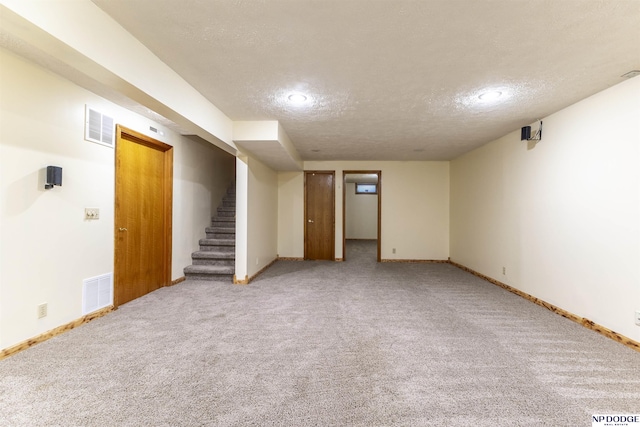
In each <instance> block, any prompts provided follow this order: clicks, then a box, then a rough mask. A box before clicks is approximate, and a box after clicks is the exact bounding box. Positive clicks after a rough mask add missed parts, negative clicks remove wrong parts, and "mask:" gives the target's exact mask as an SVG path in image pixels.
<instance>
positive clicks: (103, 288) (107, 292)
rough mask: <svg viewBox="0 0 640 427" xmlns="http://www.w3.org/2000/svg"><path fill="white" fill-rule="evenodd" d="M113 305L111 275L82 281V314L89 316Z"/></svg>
mask: <svg viewBox="0 0 640 427" xmlns="http://www.w3.org/2000/svg"><path fill="white" fill-rule="evenodd" d="M112 304H113V273H108V274H103V275H102V276H96V277H91V278H89V279H85V280H83V281H82V314H83V315H85V314H89V313H92V312H94V311H96V310H99V309H101V308H104V307H108V306H110V305H112Z"/></svg>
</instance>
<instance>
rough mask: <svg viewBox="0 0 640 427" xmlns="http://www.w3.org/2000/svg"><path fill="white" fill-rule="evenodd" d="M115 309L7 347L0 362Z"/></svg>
mask: <svg viewBox="0 0 640 427" xmlns="http://www.w3.org/2000/svg"><path fill="white" fill-rule="evenodd" d="M114 310H115V308H114V307H113V306H112V305H111V306H109V307H105V308H103V309H100V310H97V311H94V312H93V313H89V314H87V315H86V316H82V317H81V318H79V319H76V320H74V321H72V322H69V323H67V324H65V325H61V326H58V327H57V328H54V329H51V330H50V331H47V332H45V333H43V334H40V335H37V336H35V337H33V338H30V339H28V340H26V341H22V342H21V343H18V344H16V345H13V346H11V347H7V348H5V349H4V350H2V351H0V360H2V359H6V358H7V357H9V356H13V355H14V354H16V353H19V352H21V351H23V350H26V349H28V348H30V347H33V346H34V345H36V344H40V343H41V342H44V341H47V340H49V339H51V338H53V337H55V336H57V335H60V334H62V333H64V332H67V331H70V330H71V329H74V328H77V327H78V326H81V325H83V324H85V323H89V322H91V321H92V320H95V319H97V318H99V317H102V316H104V315H106V314H108V313H111V312H112V311H114Z"/></svg>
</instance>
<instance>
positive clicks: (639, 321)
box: [636, 310, 640, 326]
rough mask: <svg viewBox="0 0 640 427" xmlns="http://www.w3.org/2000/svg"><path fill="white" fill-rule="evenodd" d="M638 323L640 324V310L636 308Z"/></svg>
mask: <svg viewBox="0 0 640 427" xmlns="http://www.w3.org/2000/svg"><path fill="white" fill-rule="evenodd" d="M636 325H638V326H640V310H636Z"/></svg>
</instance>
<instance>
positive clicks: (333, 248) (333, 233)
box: [303, 170, 336, 260]
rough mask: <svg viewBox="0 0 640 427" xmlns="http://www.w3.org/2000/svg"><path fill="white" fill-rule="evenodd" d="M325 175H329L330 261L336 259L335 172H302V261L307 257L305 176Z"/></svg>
mask: <svg viewBox="0 0 640 427" xmlns="http://www.w3.org/2000/svg"><path fill="white" fill-rule="evenodd" d="M313 173H317V174H326V175H331V176H332V177H333V179H332V180H331V194H332V195H333V197H331V217H332V221H331V222H332V226H331V259H332V260H335V258H336V196H335V195H336V171H326V170H325V171H304V190H303V191H304V259H308V257H307V175H308V174H313Z"/></svg>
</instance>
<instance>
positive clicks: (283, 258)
mask: <svg viewBox="0 0 640 427" xmlns="http://www.w3.org/2000/svg"><path fill="white" fill-rule="evenodd" d="M277 259H278V261H304V258H298V257H288V256H279V257H278V258H277Z"/></svg>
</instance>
